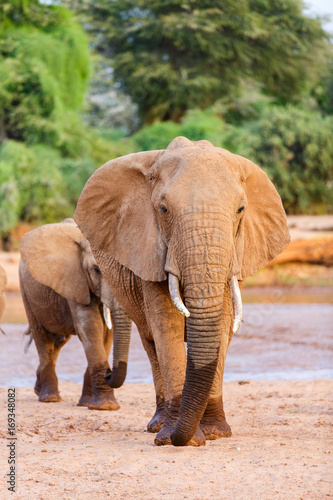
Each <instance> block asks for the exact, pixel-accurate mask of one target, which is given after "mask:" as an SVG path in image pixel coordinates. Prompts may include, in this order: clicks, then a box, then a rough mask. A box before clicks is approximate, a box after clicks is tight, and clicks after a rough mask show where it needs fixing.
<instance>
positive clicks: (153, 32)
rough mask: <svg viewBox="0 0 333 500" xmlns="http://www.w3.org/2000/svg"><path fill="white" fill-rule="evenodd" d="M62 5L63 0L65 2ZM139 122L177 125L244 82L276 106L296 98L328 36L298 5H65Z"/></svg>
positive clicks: (183, 1)
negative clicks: (134, 108)
mask: <svg viewBox="0 0 333 500" xmlns="http://www.w3.org/2000/svg"><path fill="white" fill-rule="evenodd" d="M65 1H66V0H65ZM68 3H70V4H71V5H72V7H74V8H75V9H77V10H78V11H79V12H80V13H81V15H82V14H83V19H85V20H89V22H88V23H87V26H88V29H89V30H90V31H91V32H92V34H93V35H94V37H93V38H94V44H95V46H96V48H97V50H98V51H99V52H100V53H101V54H102V55H103V56H104V57H105V58H106V59H108V61H109V63H110V65H111V66H112V67H113V70H114V74H113V76H114V81H115V84H116V86H117V87H118V88H120V89H121V90H122V91H123V92H124V93H125V94H128V95H130V96H131V98H132V100H133V101H134V102H135V103H136V104H137V105H138V107H139V112H140V115H141V118H142V119H143V120H144V121H146V122H150V121H153V120H154V119H155V118H158V119H162V120H167V119H172V120H175V121H178V120H179V119H180V118H181V117H182V116H183V114H184V113H185V111H186V110H187V109H190V108H195V107H199V108H206V107H208V106H210V105H211V104H213V103H214V102H215V101H216V100H217V99H219V98H221V97H225V96H227V95H230V94H232V93H234V92H235V91H236V89H237V87H239V85H240V84H241V83H242V82H244V80H251V79H252V80H254V81H256V82H259V83H260V85H261V86H262V90H263V92H265V93H267V94H268V95H272V96H275V97H276V98H277V99H279V100H282V101H288V100H292V99H293V98H295V97H296V96H298V95H299V94H300V93H302V92H303V91H304V90H305V89H306V87H307V85H308V82H309V79H311V75H312V74H313V72H314V66H315V64H316V62H315V61H316V59H318V51H319V49H321V48H323V45H324V43H325V41H326V37H327V35H326V34H325V32H324V31H323V29H322V26H321V21H320V19H313V18H310V17H307V16H305V15H304V14H303V12H302V10H303V8H304V4H303V2H302V1H301V0H248V1H242V2H234V1H233V0H204V1H202V0H168V1H167V2H165V1H164V0H113V1H112V2H110V1H108V0H94V1H92V0H67V4H68Z"/></svg>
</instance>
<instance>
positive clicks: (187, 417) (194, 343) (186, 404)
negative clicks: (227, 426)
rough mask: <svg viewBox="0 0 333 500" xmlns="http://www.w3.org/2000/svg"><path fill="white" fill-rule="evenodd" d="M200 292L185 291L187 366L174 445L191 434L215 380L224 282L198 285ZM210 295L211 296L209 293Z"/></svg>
mask: <svg viewBox="0 0 333 500" xmlns="http://www.w3.org/2000/svg"><path fill="white" fill-rule="evenodd" d="M199 288H200V290H201V291H200V294H199V296H198V295H197V296H196V297H195V296H193V294H192V296H191V298H188V297H189V291H187V293H186V294H185V297H187V298H186V299H185V301H186V305H187V307H188V309H189V311H190V314H191V315H190V317H188V318H187V319H186V331H187V366H186V378H185V383H184V388H183V393H182V400H181V405H180V409H179V412H178V419H177V422H176V426H175V429H174V431H173V433H172V435H171V441H172V444H173V445H174V446H184V445H185V444H186V443H187V442H188V441H189V440H190V439H191V438H192V436H193V435H194V433H195V431H196V429H197V427H198V425H199V423H200V420H201V418H202V415H203V413H204V411H205V409H206V406H207V401H208V397H209V393H210V390H211V387H212V384H213V381H214V377H215V372H216V368H217V363H218V359H219V350H220V343H221V321H222V301H223V293H224V284H222V283H221V284H219V285H218V286H214V293H213V294H210V293H209V292H210V290H209V289H210V288H211V287H210V286H209V285H208V286H207V284H206V283H203V284H202V286H199ZM212 295H213V296H212Z"/></svg>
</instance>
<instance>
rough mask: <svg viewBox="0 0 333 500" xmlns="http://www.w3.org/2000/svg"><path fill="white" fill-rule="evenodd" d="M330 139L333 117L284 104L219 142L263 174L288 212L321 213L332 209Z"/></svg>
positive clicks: (270, 108) (331, 151) (332, 181)
mask: <svg viewBox="0 0 333 500" xmlns="http://www.w3.org/2000/svg"><path fill="white" fill-rule="evenodd" d="M332 137H333V116H324V117H323V116H322V115H321V114H320V113H319V112H316V111H313V110H306V109H302V108H299V107H296V106H292V105H288V106H286V107H282V106H268V107H267V108H266V109H265V110H264V111H263V113H262V115H261V116H260V118H259V119H258V120H256V121H253V122H248V123H245V124H244V125H243V126H242V127H234V128H231V129H230V130H229V131H228V132H227V133H226V134H225V136H224V138H223V142H224V147H226V148H227V149H230V150H231V151H232V152H234V153H238V154H241V155H242V156H245V157H247V158H250V159H251V160H253V161H254V162H255V163H257V164H258V165H259V166H260V167H262V168H263V169H264V170H265V171H266V172H267V174H268V176H269V177H270V179H271V180H272V181H273V183H274V185H275V186H276V187H277V189H278V191H279V193H280V195H281V198H282V201H283V204H284V207H285V209H286V210H287V212H288V213H325V211H327V210H329V211H332V207H333V189H332V186H333V141H332Z"/></svg>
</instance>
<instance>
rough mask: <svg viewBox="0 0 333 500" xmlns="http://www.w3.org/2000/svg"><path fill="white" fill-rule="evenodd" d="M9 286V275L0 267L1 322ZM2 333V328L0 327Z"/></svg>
mask: <svg viewBox="0 0 333 500" xmlns="http://www.w3.org/2000/svg"><path fill="white" fill-rule="evenodd" d="M6 285H7V275H6V272H5V270H4V268H3V267H1V266H0V320H1V318H2V315H3V312H4V310H5V306H6V299H5V288H6ZM0 331H2V330H1V327H0Z"/></svg>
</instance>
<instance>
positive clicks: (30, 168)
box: [0, 141, 73, 232]
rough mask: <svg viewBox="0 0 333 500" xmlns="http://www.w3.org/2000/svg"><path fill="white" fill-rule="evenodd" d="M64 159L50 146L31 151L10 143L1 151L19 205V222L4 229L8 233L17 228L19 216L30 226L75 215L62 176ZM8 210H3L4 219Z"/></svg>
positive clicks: (4, 170)
mask: <svg viewBox="0 0 333 500" xmlns="http://www.w3.org/2000/svg"><path fill="white" fill-rule="evenodd" d="M61 162H62V158H61V156H60V155H59V153H58V152H57V151H56V150H53V149H51V148H49V147H47V146H43V145H36V146H31V147H28V146H26V145H25V144H23V143H20V142H16V141H6V143H5V144H4V145H3V146H2V148H1V149H0V166H1V176H4V178H5V179H6V181H5V185H6V184H7V185H8V183H9V184H10V185H11V186H12V191H11V193H12V194H11V196H12V198H14V199H16V200H17V194H18V200H17V202H16V205H15V207H16V210H15V213H16V220H15V218H14V215H13V214H12V216H11V224H8V225H7V226H6V227H4V226H3V227H2V229H1V230H2V232H6V231H8V230H9V229H11V228H12V227H13V225H15V223H16V222H17V216H18V217H19V219H20V220H24V221H26V222H34V223H35V222H39V223H40V222H56V221H58V220H60V219H62V218H64V217H66V216H68V215H69V214H71V213H72V210H73V207H72V206H71V205H70V203H69V202H68V200H67V196H66V186H65V182H64V178H63V176H62V173H61V169H60V166H61ZM5 211H6V209H5V207H3V206H1V211H0V213H1V216H0V219H2V218H3V217H4V213H5Z"/></svg>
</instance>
